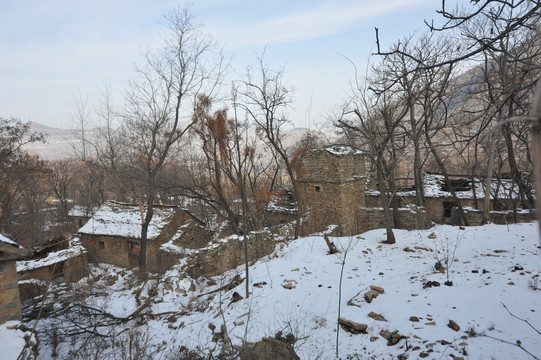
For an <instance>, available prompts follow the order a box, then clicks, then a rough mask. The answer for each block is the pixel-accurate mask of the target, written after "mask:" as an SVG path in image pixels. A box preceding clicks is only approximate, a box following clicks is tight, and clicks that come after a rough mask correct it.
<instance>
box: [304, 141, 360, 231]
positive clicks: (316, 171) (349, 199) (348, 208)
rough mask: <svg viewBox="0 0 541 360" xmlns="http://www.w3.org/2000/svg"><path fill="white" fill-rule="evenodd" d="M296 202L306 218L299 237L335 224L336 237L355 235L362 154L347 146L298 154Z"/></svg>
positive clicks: (329, 147) (335, 146)
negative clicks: (299, 156) (298, 190)
mask: <svg viewBox="0 0 541 360" xmlns="http://www.w3.org/2000/svg"><path fill="white" fill-rule="evenodd" d="M297 177H298V183H299V188H300V199H299V201H300V203H301V207H302V210H303V212H304V213H305V214H306V215H307V216H306V220H305V222H304V223H303V234H304V235H307V234H310V233H314V232H319V231H323V230H325V229H326V228H327V227H328V226H329V225H331V224H336V225H338V229H337V234H339V235H353V234H355V233H358V230H359V229H360V228H361V227H360V226H359V223H358V222H359V211H360V209H359V208H360V207H364V206H365V183H366V178H367V173H366V166H365V155H364V153H363V152H362V151H360V150H356V149H353V148H351V147H349V146H343V145H333V146H328V147H325V148H323V149H312V150H308V151H306V152H305V153H303V154H302V156H301V160H300V165H299V170H298V173H297Z"/></svg>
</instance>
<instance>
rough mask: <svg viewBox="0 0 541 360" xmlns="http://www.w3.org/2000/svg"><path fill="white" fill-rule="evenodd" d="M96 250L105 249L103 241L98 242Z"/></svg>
mask: <svg viewBox="0 0 541 360" xmlns="http://www.w3.org/2000/svg"><path fill="white" fill-rule="evenodd" d="M98 249H105V241H98Z"/></svg>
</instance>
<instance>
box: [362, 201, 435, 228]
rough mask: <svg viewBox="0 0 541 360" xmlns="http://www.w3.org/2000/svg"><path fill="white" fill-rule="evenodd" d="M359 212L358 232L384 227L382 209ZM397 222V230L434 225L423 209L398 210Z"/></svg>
mask: <svg viewBox="0 0 541 360" xmlns="http://www.w3.org/2000/svg"><path fill="white" fill-rule="evenodd" d="M360 210H361V211H360V214H359V219H358V220H357V221H358V223H359V230H360V231H359V232H366V231H369V230H373V229H380V228H384V227H385V226H386V225H385V216H384V214H383V208H376V207H371V208H361V209H360ZM391 212H392V209H391ZM391 216H392V214H391ZM398 221H399V223H400V224H399V225H398V226H396V228H398V229H407V230H414V229H428V228H430V227H432V226H433V225H434V224H433V222H432V221H431V220H430V219H429V218H428V216H427V213H426V211H425V210H424V209H423V208H400V209H398Z"/></svg>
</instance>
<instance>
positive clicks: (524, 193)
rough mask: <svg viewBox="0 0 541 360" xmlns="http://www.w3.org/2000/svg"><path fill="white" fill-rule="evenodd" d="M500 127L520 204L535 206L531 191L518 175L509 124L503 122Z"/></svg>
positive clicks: (529, 206)
mask: <svg viewBox="0 0 541 360" xmlns="http://www.w3.org/2000/svg"><path fill="white" fill-rule="evenodd" d="M502 127H503V135H504V138H505V144H506V145H507V160H508V162H509V168H510V169H511V177H512V178H513V181H514V182H515V183H516V184H517V186H518V190H519V198H520V199H521V200H522V203H523V204H522V205H523V206H525V207H528V208H530V209H531V208H533V207H534V206H535V200H534V198H533V196H532V192H531V191H530V189H528V188H527V186H526V185H525V184H524V181H523V180H522V176H520V171H519V169H518V166H517V162H516V160H515V150H514V148H513V139H512V136H511V126H510V125H509V124H504V125H503V126H502ZM524 198H527V199H528V202H526V201H524Z"/></svg>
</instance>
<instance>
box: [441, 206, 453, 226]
mask: <svg viewBox="0 0 541 360" xmlns="http://www.w3.org/2000/svg"><path fill="white" fill-rule="evenodd" d="M454 206H455V203H454V202H452V201H444V202H443V222H444V223H445V224H450V223H451V215H452V213H453V207H454Z"/></svg>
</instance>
